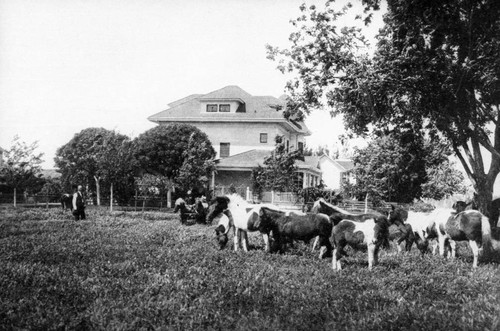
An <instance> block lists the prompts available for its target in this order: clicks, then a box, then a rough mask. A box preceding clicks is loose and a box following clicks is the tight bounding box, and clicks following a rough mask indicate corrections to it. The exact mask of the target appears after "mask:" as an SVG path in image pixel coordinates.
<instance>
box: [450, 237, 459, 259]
mask: <svg viewBox="0 0 500 331" xmlns="http://www.w3.org/2000/svg"><path fill="white" fill-rule="evenodd" d="M448 244H449V245H450V250H451V252H450V253H451V254H450V257H451V258H452V259H454V258H455V257H456V256H457V243H456V242H455V241H454V240H448Z"/></svg>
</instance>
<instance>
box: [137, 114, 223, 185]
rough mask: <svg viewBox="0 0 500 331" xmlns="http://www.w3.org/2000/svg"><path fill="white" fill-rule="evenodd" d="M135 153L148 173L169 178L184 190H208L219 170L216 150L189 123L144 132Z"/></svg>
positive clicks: (158, 127) (140, 136)
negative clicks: (216, 164) (216, 171)
mask: <svg viewBox="0 0 500 331" xmlns="http://www.w3.org/2000/svg"><path fill="white" fill-rule="evenodd" d="M134 154H135V157H136V159H137V162H138V165H139V167H140V168H141V169H142V171H143V172H144V173H148V174H151V175H155V176H160V177H165V178H167V179H168V180H169V181H171V183H172V186H175V187H177V188H180V189H182V190H189V189H196V190H205V189H206V188H207V185H208V183H209V181H210V178H211V177H210V176H211V173H212V171H213V170H214V169H215V164H214V162H213V159H214V158H215V150H214V149H213V147H212V143H211V142H210V140H209V139H208V136H207V135H206V134H205V133H204V132H202V131H200V130H199V129H198V128H196V127H195V126H192V125H187V124H172V125H168V126H163V125H162V126H157V127H154V128H152V129H150V130H148V131H146V132H144V133H143V134H141V135H139V136H138V137H137V138H136V139H135V140H134ZM163 182H164V181H163Z"/></svg>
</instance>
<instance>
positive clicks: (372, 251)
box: [368, 244, 375, 270]
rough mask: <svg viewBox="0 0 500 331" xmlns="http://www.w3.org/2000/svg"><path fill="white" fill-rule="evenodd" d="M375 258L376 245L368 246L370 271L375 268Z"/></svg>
mask: <svg viewBox="0 0 500 331" xmlns="http://www.w3.org/2000/svg"><path fill="white" fill-rule="evenodd" d="M374 256H375V245H374V244H368V269H369V270H372V268H373V258H374Z"/></svg>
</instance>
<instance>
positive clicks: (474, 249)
mask: <svg viewBox="0 0 500 331" xmlns="http://www.w3.org/2000/svg"><path fill="white" fill-rule="evenodd" d="M469 246H470V248H471V249H472V255H473V256H474V260H473V262H472V268H477V260H478V256H479V247H478V246H477V242H475V241H474V240H469Z"/></svg>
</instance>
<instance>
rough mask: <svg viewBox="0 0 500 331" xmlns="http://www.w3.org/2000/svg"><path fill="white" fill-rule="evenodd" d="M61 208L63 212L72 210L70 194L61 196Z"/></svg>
mask: <svg viewBox="0 0 500 331" xmlns="http://www.w3.org/2000/svg"><path fill="white" fill-rule="evenodd" d="M61 207H62V210H63V211H65V210H66V209H69V210H73V196H72V195H71V194H68V193H65V194H63V195H62V196H61Z"/></svg>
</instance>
